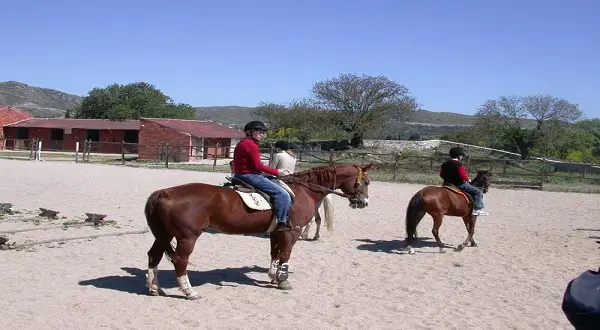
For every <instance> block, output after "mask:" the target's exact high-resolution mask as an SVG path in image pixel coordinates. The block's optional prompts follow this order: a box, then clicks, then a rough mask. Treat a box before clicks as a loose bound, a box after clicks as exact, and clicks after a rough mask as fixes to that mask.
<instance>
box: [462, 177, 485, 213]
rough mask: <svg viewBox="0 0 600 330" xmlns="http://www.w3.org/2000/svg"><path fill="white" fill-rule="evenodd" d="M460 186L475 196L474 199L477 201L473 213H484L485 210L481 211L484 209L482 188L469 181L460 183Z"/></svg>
mask: <svg viewBox="0 0 600 330" xmlns="http://www.w3.org/2000/svg"><path fill="white" fill-rule="evenodd" d="M458 188H460V189H461V190H463V191H464V192H466V193H468V194H471V196H473V200H474V202H475V207H474V213H473V214H475V213H477V214H476V215H483V212H482V211H481V210H482V209H483V193H482V192H481V190H480V189H479V188H477V187H475V186H472V185H471V184H469V183H467V182H465V183H463V184H461V185H459V186H458Z"/></svg>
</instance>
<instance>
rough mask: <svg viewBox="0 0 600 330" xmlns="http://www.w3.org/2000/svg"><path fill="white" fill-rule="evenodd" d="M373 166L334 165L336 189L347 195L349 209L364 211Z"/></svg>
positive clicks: (366, 204) (367, 199)
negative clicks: (370, 171)
mask: <svg viewBox="0 0 600 330" xmlns="http://www.w3.org/2000/svg"><path fill="white" fill-rule="evenodd" d="M371 166H373V164H368V165H364V166H362V165H336V166H335V168H336V180H337V182H338V184H337V187H338V188H339V189H340V190H342V192H344V194H345V195H347V197H348V200H349V201H350V207H351V208H353V209H355V208H359V209H364V208H365V207H367V206H368V205H369V184H370V183H371V182H370V180H369V173H368V172H367V171H368V170H369V169H370V168H371Z"/></svg>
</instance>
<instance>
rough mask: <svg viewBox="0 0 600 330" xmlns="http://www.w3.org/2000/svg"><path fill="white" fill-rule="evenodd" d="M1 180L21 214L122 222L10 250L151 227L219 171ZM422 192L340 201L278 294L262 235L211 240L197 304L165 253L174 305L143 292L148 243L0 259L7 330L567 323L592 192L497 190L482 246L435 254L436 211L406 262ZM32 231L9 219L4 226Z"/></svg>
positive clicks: (295, 257) (448, 224) (10, 254)
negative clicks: (170, 195) (157, 196)
mask: <svg viewBox="0 0 600 330" xmlns="http://www.w3.org/2000/svg"><path fill="white" fill-rule="evenodd" d="M0 171H1V172H2V173H3V174H2V180H1V187H2V196H3V197H2V198H1V200H0V202H10V203H13V204H14V207H13V209H14V210H21V211H24V210H25V211H26V212H33V213H35V211H37V208H38V207H46V208H51V209H56V210H59V211H60V212H61V213H60V214H59V215H61V216H66V217H67V218H68V219H69V220H70V219H82V218H83V214H84V212H90V211H91V212H96V213H105V214H108V217H107V219H110V220H115V221H116V222H117V224H118V228H117V227H107V228H101V229H94V228H69V229H67V230H62V229H52V230H46V231H43V230H40V231H31V232H25V233H17V234H14V235H10V238H11V240H14V241H15V242H17V243H23V242H26V241H27V240H41V239H50V238H58V237H74V236H81V235H89V234H99V233H107V232H123V231H129V230H140V229H145V228H146V223H145V219H144V217H143V207H144V203H145V200H146V198H147V196H148V195H149V194H150V193H151V192H152V191H153V190H155V189H159V188H163V187H167V186H171V185H176V184H181V183H187V182H191V181H203V182H209V183H214V184H220V183H222V182H223V180H224V175H225V173H198V172H191V171H177V170H166V169H139V168H138V169H136V168H126V167H117V166H109V165H92V164H74V163H61V162H44V161H42V162H26V161H11V160H0ZM419 188H421V186H419V185H408V184H393V183H383V182H374V183H373V184H372V186H371V191H370V197H371V198H370V205H369V207H368V208H366V209H363V210H353V209H350V208H349V207H348V206H347V200H344V199H342V198H340V197H337V196H336V197H334V201H335V221H334V232H333V233H332V234H328V233H327V232H326V230H325V228H323V229H324V230H323V231H322V233H323V235H322V240H321V241H318V242H311V241H299V242H298V243H297V244H296V246H295V249H294V251H293V253H292V259H291V266H292V271H293V274H292V275H291V276H290V280H291V282H292V285H293V286H294V290H291V291H281V290H278V289H276V288H273V287H271V285H270V284H269V281H268V277H267V274H266V271H267V267H268V263H269V241H268V238H261V237H253V236H231V235H224V234H214V233H205V234H204V235H202V236H201V237H200V239H199V240H198V243H197V245H196V250H195V251H194V253H193V254H192V257H191V262H192V263H194V265H197V266H191V269H190V280H191V283H192V285H193V286H194V287H195V289H196V290H197V291H198V292H199V293H200V295H201V296H202V299H200V300H197V301H187V300H185V299H183V297H184V296H183V294H182V293H181V292H180V291H179V290H178V289H177V285H176V281H175V278H174V272H173V266H172V265H171V264H170V263H169V262H168V261H167V259H166V258H163V261H162V263H161V264H160V266H159V269H160V273H159V280H160V282H161V285H162V287H163V288H164V289H165V290H166V292H167V294H168V295H169V296H168V297H165V296H160V297H151V296H148V295H147V294H146V288H145V286H144V285H145V274H146V267H147V256H146V252H147V250H148V249H149V248H150V244H151V243H152V241H153V238H152V235H151V234H150V233H146V234H139V235H126V236H115V237H101V238H96V239H84V240H76V241H69V242H66V243H63V244H59V243H51V244H46V245H37V246H34V247H33V248H29V249H25V250H21V251H15V250H9V251H0V265H1V270H2V275H1V280H0V292H2V297H1V299H0V315H1V318H0V320H1V322H2V324H4V325H9V326H10V327H11V328H13V329H19V328H22V329H35V328H40V329H99V328H109V329H142V328H152V329H185V328H201V329H259V328H260V329H265V328H267V329H282V328H288V329H311V328H312V329H326V328H346V329H366V328H367V327H371V328H374V329H461V330H464V329H570V328H571V327H570V325H569V323H568V321H567V320H566V318H565V317H564V315H563V313H562V311H561V309H560V304H561V299H562V294H563V291H564V289H565V286H566V285H567V282H568V281H569V280H570V279H572V278H573V277H575V276H577V275H578V274H580V273H581V272H583V271H585V270H586V269H597V267H598V266H599V263H598V247H599V246H598V244H597V243H596V240H595V239H593V238H590V237H589V236H590V235H597V234H598V233H597V232H591V231H579V230H576V228H595V229H598V228H599V226H598V215H599V213H598V205H600V204H599V201H600V198H599V197H598V195H585V194H567V193H551V192H539V191H527V190H521V191H517V190H504V189H494V187H493V186H492V188H491V190H490V192H489V193H488V194H487V195H486V198H485V200H486V204H487V205H486V206H487V210H488V211H489V212H490V213H491V215H490V216H488V217H481V218H480V220H479V221H478V223H477V228H476V235H475V238H476V239H477V242H478V244H479V247H477V248H470V247H469V248H466V249H465V250H464V251H462V252H460V253H457V252H454V251H452V249H448V251H447V253H445V254H439V253H438V248H437V247H436V246H434V244H433V243H434V240H433V239H432V235H431V226H432V220H431V218H430V217H429V216H427V217H426V218H425V219H423V221H422V222H421V224H420V226H419V230H418V231H419V234H420V235H422V236H425V240H424V241H422V243H421V244H420V246H417V247H416V248H417V251H418V253H417V254H415V255H408V254H405V253H404V251H403V250H402V249H401V248H402V247H403V246H404V245H403V244H404V243H403V241H404V239H403V237H404V213H405V209H406V204H407V202H408V200H409V199H410V197H411V195H412V194H413V193H414V192H415V191H417V190H418V189H419ZM26 216H31V215H26ZM62 221H65V220H54V221H52V222H54V223H55V224H60V223H61V222H62ZM40 225H44V223H42V224H40ZM46 225H47V224H46ZM31 226H35V225H34V224H31V223H24V224H23V223H16V222H0V231H4V230H10V229H14V228H25V227H31ZM440 235H441V238H442V241H444V242H445V243H447V244H450V245H452V246H456V245H457V244H459V243H460V242H462V240H463V239H464V238H465V237H466V231H465V228H464V225H463V223H462V220H461V219H460V218H452V217H447V218H446V219H445V221H444V224H443V226H442V228H441V232H440ZM311 236H312V232H311ZM198 267H199V268H198Z"/></svg>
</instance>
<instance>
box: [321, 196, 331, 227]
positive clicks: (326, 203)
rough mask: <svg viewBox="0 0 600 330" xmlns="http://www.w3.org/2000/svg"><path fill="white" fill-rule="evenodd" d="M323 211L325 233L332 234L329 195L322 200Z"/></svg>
mask: <svg viewBox="0 0 600 330" xmlns="http://www.w3.org/2000/svg"><path fill="white" fill-rule="evenodd" d="M323 209H324V210H325V223H326V224H327V232H329V233H331V232H333V197H332V196H331V194H329V195H327V196H325V197H324V198H323Z"/></svg>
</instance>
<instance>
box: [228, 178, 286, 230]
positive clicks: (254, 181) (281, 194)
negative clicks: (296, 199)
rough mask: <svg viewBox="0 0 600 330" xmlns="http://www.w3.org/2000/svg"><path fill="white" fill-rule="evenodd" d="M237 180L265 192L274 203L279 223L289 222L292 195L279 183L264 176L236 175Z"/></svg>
mask: <svg viewBox="0 0 600 330" xmlns="http://www.w3.org/2000/svg"><path fill="white" fill-rule="evenodd" d="M233 177H234V178H236V179H240V180H242V181H244V182H246V183H248V184H250V185H252V186H253V187H256V189H258V190H261V191H264V192H265V193H267V194H268V195H269V196H271V200H272V202H273V209H274V210H273V211H274V212H275V216H276V217H277V222H287V220H288V211H289V209H290V205H291V204H292V198H291V197H290V194H289V193H288V192H287V191H286V190H285V189H283V188H281V187H280V186H279V185H278V184H277V183H275V182H273V181H271V180H269V179H267V178H266V177H264V176H263V175H262V174H234V176H233Z"/></svg>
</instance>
